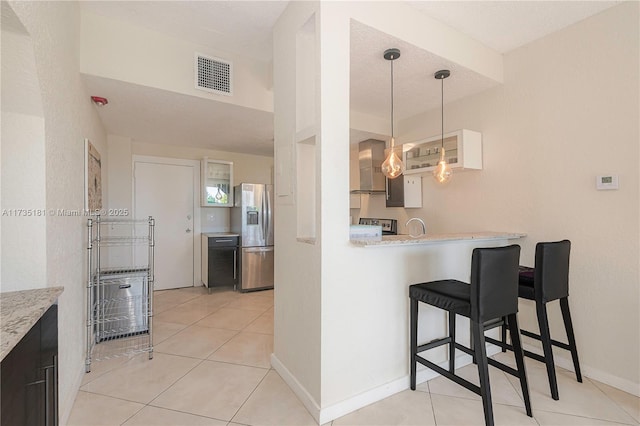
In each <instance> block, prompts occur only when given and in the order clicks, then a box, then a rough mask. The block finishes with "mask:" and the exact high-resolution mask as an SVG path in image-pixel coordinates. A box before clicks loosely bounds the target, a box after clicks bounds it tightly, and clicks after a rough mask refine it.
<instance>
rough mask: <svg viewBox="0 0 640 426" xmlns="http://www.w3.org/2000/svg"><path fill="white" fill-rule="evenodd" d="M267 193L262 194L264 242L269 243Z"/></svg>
mask: <svg viewBox="0 0 640 426" xmlns="http://www.w3.org/2000/svg"><path fill="white" fill-rule="evenodd" d="M266 195H267V194H266V191H264V192H263V193H262V240H263V241H264V242H265V243H266V242H267V226H268V225H267V203H266V201H265V200H266V198H267V197H266Z"/></svg>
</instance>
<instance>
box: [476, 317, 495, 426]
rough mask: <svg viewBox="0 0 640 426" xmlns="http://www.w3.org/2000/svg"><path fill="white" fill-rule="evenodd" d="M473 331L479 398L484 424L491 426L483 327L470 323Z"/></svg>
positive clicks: (491, 418)
mask: <svg viewBox="0 0 640 426" xmlns="http://www.w3.org/2000/svg"><path fill="white" fill-rule="evenodd" d="M471 323H472V331H473V333H472V334H473V343H474V352H475V357H476V361H477V363H478V376H479V378H480V396H482V408H483V409H484V422H485V424H486V425H487V426H493V425H494V421H493V407H492V405H491V388H490V386H489V364H488V361H487V348H486V344H485V340H484V326H483V324H481V323H477V322H475V321H471Z"/></svg>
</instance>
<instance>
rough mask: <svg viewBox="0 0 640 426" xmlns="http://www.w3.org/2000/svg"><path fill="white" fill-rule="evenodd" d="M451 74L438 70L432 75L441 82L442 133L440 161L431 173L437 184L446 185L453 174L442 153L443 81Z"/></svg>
mask: <svg viewBox="0 0 640 426" xmlns="http://www.w3.org/2000/svg"><path fill="white" fill-rule="evenodd" d="M450 75H451V72H450V71H449V70H440V71H437V72H436V73H435V74H434V77H435V78H436V80H440V82H441V95H442V96H441V104H440V105H441V107H442V109H441V111H442V115H441V117H442V120H441V126H442V127H441V131H442V139H441V143H442V145H441V147H440V161H438V165H437V166H436V169H435V170H434V171H433V177H434V178H435V179H436V181H437V182H438V183H447V182H449V180H451V174H452V173H453V172H452V170H451V166H450V165H449V164H448V163H447V160H446V159H445V157H444V155H445V151H444V79H445V78H447V77H449V76H450Z"/></svg>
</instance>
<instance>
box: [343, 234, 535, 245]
mask: <svg viewBox="0 0 640 426" xmlns="http://www.w3.org/2000/svg"><path fill="white" fill-rule="evenodd" d="M526 236H527V234H525V233H522V232H494V231H482V232H460V233H449V234H425V235H419V236H417V237H412V236H411V235H383V236H382V239H381V240H374V239H353V240H350V241H351V244H353V245H354V246H358V247H389V246H411V245H425V244H438V243H448V242H455V241H483V240H485V241H490V240H513V239H517V238H524V237H526Z"/></svg>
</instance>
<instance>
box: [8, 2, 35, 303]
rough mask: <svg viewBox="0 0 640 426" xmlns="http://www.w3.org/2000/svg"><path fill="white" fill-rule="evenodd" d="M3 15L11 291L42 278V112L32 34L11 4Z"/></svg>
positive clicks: (9, 281)
mask: <svg viewBox="0 0 640 426" xmlns="http://www.w3.org/2000/svg"><path fill="white" fill-rule="evenodd" d="M2 15H3V16H2V20H3V22H2V104H1V107H2V130H1V132H2V134H1V136H2V142H1V149H2V152H3V154H4V155H3V156H2V163H1V164H2V167H0V172H1V176H2V197H1V199H0V210H2V218H1V221H0V223H1V224H2V234H1V235H2V242H1V244H0V247H2V256H1V257H0V265H1V272H0V288H1V289H2V291H13V290H22V289H26V288H40V287H43V286H45V283H46V267H47V260H46V245H44V244H42V238H43V235H45V232H46V187H45V149H44V118H43V117H42V116H43V112H42V101H41V99H40V86H39V84H38V76H37V73H36V64H35V58H34V54H33V43H32V42H31V37H29V34H28V33H27V32H26V30H25V29H24V27H22V25H21V24H20V22H19V20H18V18H17V17H16V16H15V14H14V13H13V11H12V10H11V9H10V8H8V7H7V8H3V10H2ZM12 21H13V25H12Z"/></svg>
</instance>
